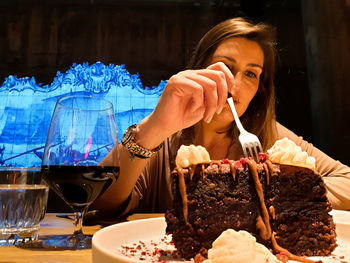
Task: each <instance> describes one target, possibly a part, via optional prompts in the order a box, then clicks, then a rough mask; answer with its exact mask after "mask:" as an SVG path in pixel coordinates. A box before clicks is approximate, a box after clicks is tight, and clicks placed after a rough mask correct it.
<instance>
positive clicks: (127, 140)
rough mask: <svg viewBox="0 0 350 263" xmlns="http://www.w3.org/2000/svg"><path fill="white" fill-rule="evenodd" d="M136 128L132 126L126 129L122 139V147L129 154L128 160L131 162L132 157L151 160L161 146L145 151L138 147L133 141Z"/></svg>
mask: <svg viewBox="0 0 350 263" xmlns="http://www.w3.org/2000/svg"><path fill="white" fill-rule="evenodd" d="M136 127H137V125H136V124H134V125H131V126H130V127H129V128H127V129H126V131H125V133H124V135H123V138H122V145H123V147H124V148H125V149H126V150H128V151H129V152H130V160H133V159H134V157H138V158H141V159H146V158H151V157H152V156H153V155H155V154H156V153H157V152H158V151H159V150H160V149H161V148H162V144H160V145H159V146H158V147H156V148H154V149H152V150H148V149H145V148H143V147H142V146H140V145H138V144H137V143H136V142H135V140H134V139H135V129H136Z"/></svg>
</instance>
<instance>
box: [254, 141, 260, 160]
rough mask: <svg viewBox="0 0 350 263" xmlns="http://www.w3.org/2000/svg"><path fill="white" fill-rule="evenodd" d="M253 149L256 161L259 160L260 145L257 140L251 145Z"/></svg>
mask: <svg viewBox="0 0 350 263" xmlns="http://www.w3.org/2000/svg"><path fill="white" fill-rule="evenodd" d="M253 149H254V159H255V161H256V162H258V161H259V152H260V146H259V143H258V142H255V144H254V145H253Z"/></svg>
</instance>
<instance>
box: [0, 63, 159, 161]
mask: <svg viewBox="0 0 350 263" xmlns="http://www.w3.org/2000/svg"><path fill="white" fill-rule="evenodd" d="M165 85H166V81H161V82H160V83H159V85H158V86H156V87H152V88H149V87H145V88H144V87H143V85H142V82H141V80H140V78H139V75H138V74H130V73H129V72H128V71H127V70H126V68H125V66H124V65H112V64H110V65H108V66H106V65H104V64H103V63H101V62H97V63H95V64H93V65H89V64H88V63H84V64H73V66H72V67H71V68H70V69H69V70H68V71H67V72H65V73H61V72H59V71H58V72H57V75H56V77H55V79H54V81H53V82H52V83H51V84H50V85H42V84H41V83H36V81H35V79H34V78H29V77H25V78H17V77H16V76H9V77H7V78H6V79H5V81H4V83H3V84H2V86H0V165H2V166H30V167H38V166H40V165H41V155H42V152H43V147H44V145H45V140H46V134H47V131H48V128H49V125H50V120H51V115H52V112H53V110H54V107H55V104H56V101H57V99H58V98H60V97H62V96H65V95H71V94H93V95H94V96H101V97H104V98H106V99H108V100H110V101H111V102H112V103H113V106H114V111H115V117H116V122H117V128H118V135H119V141H120V139H121V137H122V134H123V133H124V131H125V129H126V128H127V127H128V126H129V125H131V124H133V123H138V122H140V121H141V120H142V119H143V118H144V117H146V116H147V115H149V114H150V113H151V112H152V110H153V109H154V107H155V106H156V104H157V102H158V99H159V97H160V94H161V93H162V91H163V89H164V87H165Z"/></svg>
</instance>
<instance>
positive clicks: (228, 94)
mask: <svg viewBox="0 0 350 263" xmlns="http://www.w3.org/2000/svg"><path fill="white" fill-rule="evenodd" d="M231 97H232V95H231V93H229V92H228V93H227V98H231ZM232 98H233V97H232ZM233 103H234V104H235V105H236V104H238V103H239V101H238V100H236V99H235V98H233Z"/></svg>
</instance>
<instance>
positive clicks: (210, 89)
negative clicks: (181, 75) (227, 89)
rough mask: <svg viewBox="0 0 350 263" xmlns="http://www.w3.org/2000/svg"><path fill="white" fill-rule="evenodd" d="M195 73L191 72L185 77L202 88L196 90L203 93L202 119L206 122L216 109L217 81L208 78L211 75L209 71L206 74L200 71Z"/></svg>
mask: <svg viewBox="0 0 350 263" xmlns="http://www.w3.org/2000/svg"><path fill="white" fill-rule="evenodd" d="M196 73H197V74H191V75H188V76H186V77H187V78H188V79H190V80H192V81H194V82H196V83H198V84H200V86H201V88H202V90H201V91H200V90H198V92H202V93H203V99H204V100H203V103H204V106H205V112H204V116H203V119H204V120H205V121H206V122H210V121H211V119H212V117H213V115H214V114H215V112H216V111H217V110H218V92H217V86H218V83H217V82H216V81H214V80H213V79H212V78H210V75H213V74H210V73H209V74H207V75H202V74H201V73H200V72H196ZM202 73H203V72H202ZM214 75H215V74H214ZM208 76H209V77H208Z"/></svg>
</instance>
